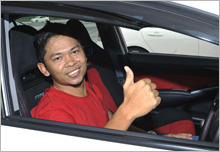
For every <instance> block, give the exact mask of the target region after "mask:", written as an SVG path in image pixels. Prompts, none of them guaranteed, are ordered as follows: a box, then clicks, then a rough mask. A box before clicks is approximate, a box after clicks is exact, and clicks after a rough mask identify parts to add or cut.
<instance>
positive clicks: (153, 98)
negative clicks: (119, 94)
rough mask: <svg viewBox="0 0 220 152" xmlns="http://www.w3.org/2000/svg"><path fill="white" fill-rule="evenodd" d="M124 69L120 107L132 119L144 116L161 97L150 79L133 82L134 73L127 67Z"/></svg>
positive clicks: (158, 102) (156, 104) (155, 105)
mask: <svg viewBox="0 0 220 152" xmlns="http://www.w3.org/2000/svg"><path fill="white" fill-rule="evenodd" d="M124 69H125V71H126V80H125V83H124V86H123V90H124V101H123V103H122V105H121V106H122V107H123V108H124V110H126V111H127V116H128V117H129V119H131V120H132V121H133V120H134V119H136V118H138V117H141V116H144V115H146V114H147V113H149V112H150V111H151V110H153V109H154V108H156V107H157V106H158V105H159V104H160V102H161V98H160V97H159V96H158V95H159V92H158V91H157V90H156V85H155V84H154V83H151V80H150V79H147V78H146V79H142V80H139V81H138V82H136V83H134V73H133V71H132V70H131V69H130V68H129V67H128V66H125V67H124Z"/></svg>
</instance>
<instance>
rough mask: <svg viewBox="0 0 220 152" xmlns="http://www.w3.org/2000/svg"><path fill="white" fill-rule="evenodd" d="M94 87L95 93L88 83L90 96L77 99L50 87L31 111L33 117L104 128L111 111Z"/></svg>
mask: <svg viewBox="0 0 220 152" xmlns="http://www.w3.org/2000/svg"><path fill="white" fill-rule="evenodd" d="M92 86H93V88H94V90H95V92H94V91H93V90H92V88H91V86H90V84H89V83H88V82H86V89H87V92H88V95H87V96H85V97H76V96H73V95H70V94H67V93H65V92H62V91H59V90H57V89H55V88H53V87H50V88H49V89H47V90H46V93H45V95H44V96H43V97H42V99H41V100H40V102H39V103H38V105H37V106H36V107H34V108H33V109H32V110H31V115H32V117H33V118H39V119H46V120H54V121H61V122H67V123H74V124H80V125H88V126H95V127H104V126H105V124H106V123H107V122H108V120H109V119H108V110H109V109H108V108H107V106H106V105H105V103H104V102H103V101H102V95H101V92H100V91H99V89H98V88H97V87H96V86H95V85H94V84H92Z"/></svg>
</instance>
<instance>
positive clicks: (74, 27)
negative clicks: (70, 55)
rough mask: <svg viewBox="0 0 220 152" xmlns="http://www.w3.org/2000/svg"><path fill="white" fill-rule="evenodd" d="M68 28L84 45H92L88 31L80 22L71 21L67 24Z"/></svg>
mask: <svg viewBox="0 0 220 152" xmlns="http://www.w3.org/2000/svg"><path fill="white" fill-rule="evenodd" d="M66 26H67V28H68V29H69V31H70V32H71V34H72V35H73V36H74V37H75V38H77V39H78V40H79V41H80V43H81V44H82V45H88V44H91V43H92V40H91V38H90V36H89V33H88V31H87V29H86V28H85V26H84V25H83V24H82V23H81V22H80V21H78V20H74V19H71V20H69V21H68V22H67V23H66Z"/></svg>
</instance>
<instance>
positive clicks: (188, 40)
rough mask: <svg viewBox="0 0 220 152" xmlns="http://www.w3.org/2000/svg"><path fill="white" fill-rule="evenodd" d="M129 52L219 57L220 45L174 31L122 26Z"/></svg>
mask: <svg viewBox="0 0 220 152" xmlns="http://www.w3.org/2000/svg"><path fill="white" fill-rule="evenodd" d="M121 31H122V34H123V36H124V39H125V42H126V44H127V47H128V51H129V52H148V53H167V54H181V55H196V56H210V57H219V46H218V45H215V44H212V43H208V42H206V41H203V40H200V39H198V38H194V37H190V36H188V35H184V34H181V33H177V32H174V31H170V30H166V29H162V28H158V27H145V28H142V29H140V30H139V31H137V30H133V29H128V28H121Z"/></svg>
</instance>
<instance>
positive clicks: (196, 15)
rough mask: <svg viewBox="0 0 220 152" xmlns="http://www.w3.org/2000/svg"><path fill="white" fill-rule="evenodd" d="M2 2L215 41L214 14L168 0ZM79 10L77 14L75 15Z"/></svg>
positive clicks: (216, 35)
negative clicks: (160, 29) (161, 29)
mask: <svg viewBox="0 0 220 152" xmlns="http://www.w3.org/2000/svg"><path fill="white" fill-rule="evenodd" d="M2 6H23V9H24V8H25V7H28V8H29V9H32V11H31V12H32V13H33V14H35V15H50V13H51V15H54V12H56V11H58V12H62V13H64V12H65V13H69V15H67V14H66V15H65V16H67V17H68V16H69V17H70V18H71V17H72V18H74V17H75V18H78V19H84V20H88V21H96V22H104V23H111V24H114V25H118V26H123V27H129V28H134V29H140V28H143V27H151V26H154V27H162V28H165V29H168V30H172V31H176V32H180V33H183V34H186V35H190V36H193V37H197V38H199V39H203V40H206V41H209V42H211V43H215V44H219V17H218V15H215V14H211V13H208V12H205V11H202V10H198V9H196V8H192V7H189V6H185V5H182V4H178V3H173V2H168V1H96V2H93V1H42V2H40V1H38V2H36V1H35V2H32V1H29V2H28V1H27V2H9V1H8V2H5V1H3V2H2ZM9 8H10V7H8V8H5V7H2V11H3V12H4V11H6V12H10V11H9V10H8V11H7V9H9ZM134 8H135V9H134ZM26 9H27V8H26ZM35 9H36V10H35ZM37 10H41V11H37ZM49 10H52V11H54V12H52V11H51V12H49ZM80 11H81V16H79V15H78V14H80V13H79V12H80ZM15 12H16V11H15ZM82 12H84V14H83V13H82ZM71 13H72V15H70V14H71ZM73 14H75V16H74V17H73ZM88 14H89V15H88ZM77 15H78V16H77ZM82 15H83V16H82Z"/></svg>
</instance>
